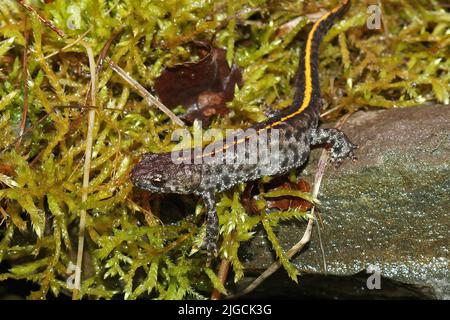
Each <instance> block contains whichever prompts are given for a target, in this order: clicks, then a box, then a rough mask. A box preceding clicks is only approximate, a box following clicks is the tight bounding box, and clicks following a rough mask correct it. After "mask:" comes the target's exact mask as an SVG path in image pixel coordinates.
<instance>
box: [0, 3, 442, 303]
mask: <svg viewBox="0 0 450 320" xmlns="http://www.w3.org/2000/svg"><path fill="white" fill-rule="evenodd" d="M47 2H49V3H44V1H37V0H35V1H29V2H28V3H30V4H31V5H32V6H33V7H34V8H35V9H36V10H37V11H38V12H39V13H40V14H42V16H45V17H46V18H47V19H48V20H50V21H52V22H53V23H54V24H55V26H56V27H57V28H59V29H61V30H63V31H64V32H65V34H66V37H64V38H62V37H60V36H59V35H58V34H57V33H55V32H53V31H52V30H51V29H49V28H48V27H47V26H45V25H44V24H42V23H41V22H40V21H39V20H38V19H37V17H36V15H34V14H31V13H30V12H28V11H26V10H24V9H23V8H22V7H21V6H20V5H18V4H17V2H16V1H13V0H6V1H5V0H4V1H1V2H0V80H1V81H0V148H1V150H2V153H1V155H0V181H1V186H2V188H1V189H0V206H1V217H2V223H1V226H0V261H2V265H1V266H2V269H1V270H0V272H2V273H1V274H0V280H6V279H26V280H29V281H32V282H34V283H36V284H38V285H39V290H37V291H34V292H32V293H31V294H30V296H29V297H30V298H32V299H41V298H45V297H47V296H48V294H49V292H52V294H53V295H56V296H58V295H60V294H61V292H69V290H68V288H67V283H68V282H67V279H68V278H69V277H70V272H68V266H69V265H70V262H72V263H75V256H76V246H77V243H76V237H77V233H78V220H79V214H80V212H81V211H82V210H87V212H88V216H87V227H86V244H85V259H84V261H85V263H84V268H83V271H84V272H83V275H84V279H83V281H82V286H81V293H82V295H83V296H84V297H89V298H111V297H113V296H123V297H125V298H130V299H131V298H139V297H142V298H144V297H150V298H159V299H182V298H194V299H196V298H200V299H201V298H203V297H204V296H205V297H206V296H207V295H208V292H209V291H210V290H211V288H212V285H211V284H213V285H214V286H215V287H216V288H219V289H220V290H222V291H223V290H224V288H222V287H221V284H220V283H219V281H218V279H217V278H216V277H215V275H214V272H213V271H212V269H210V268H207V267H205V257H206V255H205V254H203V253H202V252H198V253H196V254H194V255H190V252H191V248H192V247H193V245H195V243H197V242H198V240H199V239H200V238H201V234H202V230H203V229H202V228H201V225H202V223H201V222H202V219H203V217H202V216H201V214H202V210H201V209H202V208H201V203H198V202H195V201H193V200H192V199H189V198H186V197H182V198H180V202H181V203H182V206H181V208H185V209H184V210H185V211H186V212H183V214H185V215H188V214H192V213H193V212H194V211H195V212H197V213H199V216H197V218H195V219H179V220H178V222H174V223H172V224H162V223H161V222H160V220H159V219H158V218H157V216H158V215H159V213H160V212H162V211H164V210H163V208H165V207H167V206H168V205H170V204H168V203H167V200H165V198H159V199H156V200H155V199H152V200H151V201H150V203H151V205H148V206H147V207H146V206H145V201H139V199H140V198H142V197H136V192H138V191H137V190H135V189H133V186H132V185H131V183H130V181H129V179H128V174H129V172H130V170H131V168H132V166H133V164H134V163H135V162H136V161H137V160H138V159H139V157H140V156H141V155H142V154H143V153H145V152H148V151H152V152H162V151H167V150H169V149H170V148H171V147H172V146H173V145H174V144H173V142H171V141H170V137H171V132H172V131H173V130H174V129H175V128H176V126H175V125H174V124H173V123H172V122H171V121H170V120H169V119H168V117H167V116H166V115H165V114H163V113H161V112H160V111H159V110H156V109H154V108H152V107H149V106H148V105H147V104H146V103H145V102H143V101H142V99H141V98H140V97H139V96H138V95H137V94H136V93H134V92H133V91H132V89H130V87H129V86H128V85H127V84H126V83H124V82H123V81H122V80H121V79H120V78H119V77H118V76H117V75H116V74H115V73H114V72H113V71H112V70H111V69H110V68H108V67H107V66H104V67H103V69H102V70H101V72H100V73H99V79H98V84H97V90H96V105H97V107H98V109H96V121H95V127H94V135H93V137H94V145H93V155H92V164H91V170H90V176H91V179H90V182H89V188H88V190H87V192H88V198H87V201H85V202H83V201H81V197H82V196H81V195H82V179H83V170H82V167H83V163H84V152H85V148H86V134H87V113H86V111H85V110H82V109H76V108H62V107H60V106H69V105H71V104H75V105H84V104H85V97H86V94H87V90H88V87H89V81H90V69H89V63H88V58H87V54H86V49H85V48H84V47H83V46H82V45H80V44H79V43H78V44H76V45H73V46H71V47H70V48H68V49H66V50H62V51H61V49H62V48H63V47H65V46H66V45H69V44H71V43H73V42H74V41H75V40H76V39H77V38H79V37H80V36H81V35H82V34H83V33H86V35H85V37H84V41H85V42H86V43H88V44H89V45H90V46H91V47H92V48H93V51H94V54H95V56H96V57H98V56H99V54H100V51H101V49H102V48H103V46H104V45H105V43H106V42H107V41H108V40H109V39H111V37H112V35H113V34H114V33H117V32H119V35H118V36H117V38H116V39H115V40H114V41H113V43H112V45H111V47H110V49H109V50H108V54H107V55H108V56H109V57H111V59H112V60H113V61H115V62H116V63H117V64H119V65H120V66H121V67H122V68H123V69H125V70H126V71H127V72H129V74H130V75H131V76H132V77H133V78H134V79H136V80H137V81H138V82H139V83H141V84H142V85H144V86H145V87H147V88H148V89H151V88H152V85H153V83H154V79H155V78H156V77H157V76H158V75H159V74H160V73H161V71H162V70H163V68H164V67H165V66H172V65H174V64H176V63H181V62H186V61H194V60H195V59H196V57H195V56H193V55H192V54H191V53H190V51H189V46H188V44H189V42H191V41H192V40H210V39H212V38H213V37H214V44H215V45H216V46H219V47H224V48H227V50H228V52H227V59H228V61H229V62H232V61H234V62H235V63H236V64H237V65H238V66H239V67H241V68H242V70H243V77H244V85H243V87H242V88H240V89H239V90H238V91H237V92H236V95H235V98H234V100H233V101H232V102H231V103H229V108H230V109H231V110H232V112H231V113H230V114H228V115H227V116H226V117H223V118H220V117H219V118H217V119H215V120H214V121H213V122H212V124H211V127H221V128H232V127H233V128H235V127H243V126H248V125H249V124H251V123H254V122H256V121H260V120H262V119H264V118H265V117H266V112H267V111H269V110H277V109H281V108H284V107H286V106H288V105H289V104H290V103H291V101H292V96H293V87H292V84H293V78H294V75H295V72H296V69H297V64H298V60H299V54H300V47H301V41H302V40H301V39H304V34H305V32H306V30H307V28H308V25H309V24H308V23H307V19H306V14H314V13H317V12H319V10H320V9H330V8H331V7H333V6H334V5H336V4H337V3H338V1H330V0H323V1H306V2H304V1H285V0H282V1H267V0H255V1H239V0H236V1H207V0H205V1H195V0H169V1H167V0H160V1H157V0H153V1H150V0H144V1H140V0H139V1H138V0H111V1H109V0H79V1H64V0H54V1H47ZM373 2H375V1H353V6H352V8H351V9H350V11H349V13H348V14H347V15H346V16H345V20H343V21H342V22H340V23H338V24H337V25H336V26H335V27H334V28H333V29H332V30H331V31H330V33H329V35H328V36H327V37H326V38H325V42H324V44H323V45H322V47H321V48H322V50H321V61H320V72H321V90H322V95H323V98H324V106H323V109H322V111H323V112H324V113H325V114H326V115H325V116H324V117H323V120H325V121H326V120H330V119H335V118H337V117H339V116H340V115H342V114H345V113H347V112H350V111H354V110H358V109H361V108H363V109H364V108H393V107H410V106H415V105H418V104H423V103H427V102H435V101H438V102H443V103H445V104H448V103H449V83H450V73H449V69H450V60H449V56H450V52H449V51H450V49H449V48H450V46H449V44H450V14H449V12H448V6H447V8H445V5H444V2H445V1H435V0H422V1H414V4H413V3H412V2H410V1H406V0H403V1H402V0H386V1H383V2H382V4H383V8H382V10H383V26H384V27H382V28H381V29H378V30H377V29H375V30H368V29H367V27H366V21H367V19H368V17H369V15H370V13H368V12H367V7H368V5H370V4H371V3H373ZM445 10H447V11H445ZM299 17H300V19H297V20H295V19H296V18H299ZM293 21H297V24H295V23H293ZM289 22H291V23H289ZM26 30H29V31H28V32H26ZM27 33H28V34H29V35H28V36H26V34H27ZM27 38H28V39H27ZM25 46H27V47H28V49H27V57H28V63H27V65H26V68H27V73H26V74H27V76H26V77H25V76H24V74H25V73H24V72H23V71H22V68H23V52H24V48H25ZM55 53H56V54H55ZM25 78H27V84H28V97H26V95H25V94H24V93H25V92H24V86H23V82H24V79H25ZM24 104H28V106H29V110H28V114H27V121H26V128H28V129H27V131H26V132H27V134H26V135H24V136H23V137H22V139H21V141H20V144H19V143H16V139H17V137H18V135H19V133H20V131H21V120H22V114H23V106H24ZM107 108H114V109H118V110H107ZM174 112H175V113H177V114H178V115H182V114H183V112H184V110H183V108H181V107H179V108H177V109H175V110H174ZM42 119H43V120H42ZM242 191H243V186H237V187H236V188H234V189H233V190H230V191H229V192H226V193H223V194H220V195H218V197H219V200H220V201H219V204H218V213H219V218H220V225H221V233H222V236H223V241H222V242H221V250H220V256H221V257H222V258H228V259H230V261H231V262H232V270H233V272H234V278H235V280H239V279H240V278H241V277H242V276H243V272H244V270H243V268H242V264H241V263H240V260H239V256H238V249H239V246H240V244H241V242H242V241H246V240H248V239H249V238H251V237H252V229H253V228H254V227H255V226H256V225H257V224H258V223H260V222H262V223H263V226H264V228H265V229H266V231H267V234H268V237H269V239H270V240H271V241H272V244H273V247H274V249H275V252H276V254H277V255H278V256H279V257H280V259H281V261H282V262H283V265H284V267H285V268H286V269H287V271H288V272H289V274H290V275H291V276H292V277H295V274H296V272H295V269H294V268H293V267H292V265H291V264H290V263H289V262H288V261H287V259H286V257H285V255H284V252H283V250H282V249H281V247H280V246H279V244H278V242H277V239H276V237H275V235H274V233H273V232H272V227H273V226H274V225H276V224H277V222H278V221H279V220H281V219H287V218H301V217H303V216H304V213H302V212H290V213H286V212H284V213H283V212H274V213H271V214H264V215H261V216H249V215H248V214H247V213H246V212H245V210H244V209H243V206H242V204H241V202H240V195H241V193H242Z"/></svg>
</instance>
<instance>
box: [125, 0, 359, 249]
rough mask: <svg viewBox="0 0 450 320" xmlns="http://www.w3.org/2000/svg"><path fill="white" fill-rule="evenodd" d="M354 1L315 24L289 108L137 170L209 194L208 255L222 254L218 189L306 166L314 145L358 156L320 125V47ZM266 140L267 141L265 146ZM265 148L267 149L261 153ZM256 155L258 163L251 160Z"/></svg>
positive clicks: (337, 157)
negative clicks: (228, 136) (218, 245)
mask: <svg viewBox="0 0 450 320" xmlns="http://www.w3.org/2000/svg"><path fill="white" fill-rule="evenodd" d="M349 5H350V1H345V2H344V3H343V4H342V5H341V6H339V7H337V8H335V9H333V10H332V11H330V12H328V13H327V14H325V15H324V16H322V17H321V18H320V19H319V20H318V21H317V22H316V23H315V24H314V25H313V26H312V28H311V31H310V32H309V34H308V38H307V40H306V43H305V49H304V55H303V56H302V57H301V61H300V65H299V70H298V72H297V77H296V81H295V87H296V93H295V97H294V102H293V104H292V105H291V106H290V107H289V108H287V109H286V110H283V111H281V112H280V113H278V114H277V115H275V116H273V117H271V118H270V119H268V120H266V121H264V122H261V123H257V124H255V125H254V126H252V127H251V128H249V129H250V130H248V129H247V130H246V131H245V132H244V133H243V134H241V135H238V136H237V137H234V138H233V139H231V140H229V139H224V140H221V141H219V143H217V142H216V143H213V144H211V145H209V146H207V147H205V148H203V149H196V151H194V150H190V151H192V152H189V154H190V156H188V157H186V156H185V157H184V158H183V156H179V155H177V153H176V152H175V153H162V154H156V153H148V154H145V155H144V156H143V158H142V160H141V161H140V162H139V163H138V164H137V165H136V166H135V167H134V168H133V171H132V173H131V180H132V181H133V183H134V184H135V185H136V186H138V187H140V188H142V189H146V190H149V191H152V192H156V193H180V194H196V195H199V196H201V197H202V198H203V200H204V202H205V206H206V209H207V239H206V247H207V250H208V253H210V254H215V253H216V242H217V237H218V220H217V214H216V208H215V206H216V201H215V194H216V192H220V191H224V190H227V189H229V188H231V187H232V186H234V185H236V184H238V183H241V182H246V181H251V180H256V179H258V178H260V177H261V176H263V175H267V176H271V175H282V174H285V173H287V172H289V171H290V170H291V169H293V168H297V167H300V166H301V165H303V164H304V163H305V162H306V161H307V159H308V156H309V153H310V149H311V146H314V145H322V144H329V145H331V157H332V160H333V161H335V162H340V161H342V160H343V159H345V158H347V157H354V156H353V150H354V149H355V147H356V146H355V145H353V144H352V143H351V142H350V141H349V140H348V139H347V138H346V137H345V135H344V134H343V133H342V132H340V131H339V130H336V129H319V128H318V122H319V111H320V86H319V73H318V58H319V57H318V56H319V46H320V43H321V41H322V37H323V36H324V35H325V34H326V33H327V31H328V30H329V28H330V27H331V25H332V24H333V22H334V21H336V20H337V19H339V18H341V17H342V16H343V15H344V14H345V12H346V11H347V9H348V7H349ZM255 137H256V140H257V141H258V142H256V143H255V139H254V138H255ZM252 139H253V140H252ZM258 139H260V140H258ZM260 141H263V142H264V143H266V144H265V145H264V143H263V144H259V143H260ZM255 146H257V147H256V148H255ZM261 146H263V147H261ZM241 147H242V148H241ZM252 147H253V148H252ZM263 149H264V150H265V151H264V150H263ZM261 150H263V151H264V152H266V153H264V152H262V153H260V151H261ZM174 154H175V156H174ZM255 157H256V158H255ZM250 158H251V159H253V160H255V159H256V161H249V159H250ZM180 160H181V161H180Z"/></svg>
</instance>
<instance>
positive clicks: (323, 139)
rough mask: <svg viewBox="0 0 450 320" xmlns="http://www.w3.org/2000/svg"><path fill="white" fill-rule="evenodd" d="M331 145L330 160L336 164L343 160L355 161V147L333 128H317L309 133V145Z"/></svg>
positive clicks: (340, 132)
mask: <svg viewBox="0 0 450 320" xmlns="http://www.w3.org/2000/svg"><path fill="white" fill-rule="evenodd" d="M321 144H330V145H331V160H332V161H333V162H335V163H337V164H339V163H340V162H342V161H343V160H344V159H345V158H351V159H352V160H355V159H356V157H355V155H354V151H355V149H357V148H358V146H357V145H355V144H353V143H351V142H350V140H349V139H348V138H347V136H346V135H345V134H344V133H343V132H342V131H340V130H338V129H334V128H327V129H322V128H318V129H316V130H313V131H312V132H311V145H313V146H314V145H321Z"/></svg>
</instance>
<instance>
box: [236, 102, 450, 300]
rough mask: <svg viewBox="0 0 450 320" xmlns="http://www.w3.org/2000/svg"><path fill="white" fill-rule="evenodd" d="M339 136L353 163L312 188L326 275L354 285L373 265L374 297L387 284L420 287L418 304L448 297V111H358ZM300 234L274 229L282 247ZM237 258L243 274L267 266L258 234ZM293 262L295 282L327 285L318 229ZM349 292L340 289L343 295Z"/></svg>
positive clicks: (312, 165)
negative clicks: (376, 274) (298, 275)
mask: <svg viewBox="0 0 450 320" xmlns="http://www.w3.org/2000/svg"><path fill="white" fill-rule="evenodd" d="M343 131H344V132H345V133H346V134H347V135H348V137H349V138H350V139H351V140H352V141H353V142H354V143H356V144H358V145H359V147H360V148H359V150H358V151H357V156H358V161H357V162H356V163H353V162H351V161H345V162H344V163H343V164H342V165H341V166H340V167H339V168H337V169H336V168H334V167H333V166H328V167H327V169H326V173H325V176H324V179H323V182H322V186H321V189H320V193H319V200H320V201H321V205H320V207H319V209H320V215H321V217H322V220H323V224H324V226H323V229H322V230H321V235H322V240H323V245H324V250H325V256H326V262H327V274H328V275H329V276H332V277H350V278H349V279H352V281H353V280H354V279H359V278H361V274H362V273H364V274H365V273H366V270H367V268H369V267H371V266H372V267H375V268H378V269H379V270H380V273H381V276H382V280H381V291H380V295H381V296H383V294H385V297H389V296H391V293H392V289H386V288H388V287H389V286H387V285H385V288H384V289H383V283H386V281H384V279H389V281H390V283H391V282H392V281H393V282H395V283H398V284H401V285H404V286H413V287H414V288H422V289H421V290H422V293H423V295H424V297H428V298H438V299H445V298H447V299H450V264H449V262H450V252H449V250H450V106H442V105H438V106H421V107H416V108H408V109H391V110H381V111H372V112H358V113H356V114H354V115H353V116H352V117H351V118H350V119H349V120H348V122H347V123H346V124H345V125H344V127H343ZM320 152H321V150H315V151H314V152H313V153H312V155H311V158H310V161H309V164H308V166H307V167H306V169H305V170H304V175H305V178H306V180H307V181H310V182H312V181H313V175H314V173H315V171H316V167H317V160H318V157H319V155H320ZM305 226H306V224H305V223H288V224H284V225H282V226H280V227H279V228H278V230H277V234H278V236H279V238H280V241H281V242H282V244H283V247H284V248H285V249H288V248H290V247H291V246H292V245H293V244H295V243H296V242H297V241H298V240H299V239H300V238H301V237H302V235H303V232H304V230H305ZM315 229H316V228H315ZM241 252H242V255H243V257H244V258H245V260H246V261H245V266H246V268H247V271H248V272H249V273H251V272H261V271H262V270H264V269H265V268H267V267H268V266H269V265H270V264H271V263H272V262H273V259H274V257H273V253H272V250H271V248H270V243H269V242H268V241H267V239H266V238H265V235H264V232H263V231H261V230H260V231H259V232H258V233H257V235H256V237H255V238H254V239H253V240H252V241H251V242H250V243H249V245H248V246H247V247H244V248H242V251H241ZM293 262H294V264H295V265H296V266H297V267H298V269H299V270H300V271H301V272H302V274H306V275H309V276H314V277H317V276H318V277H319V278H322V281H324V283H326V282H327V281H331V280H327V279H330V277H323V276H322V277H320V276H321V275H324V267H323V258H322V254H321V250H320V246H319V240H318V236H317V230H315V231H314V232H313V238H312V242H311V243H310V245H309V247H308V248H307V249H306V250H304V252H302V253H301V254H299V255H297V256H296V257H295V258H294V260H293ZM368 276H370V274H367V276H366V277H362V278H361V279H362V280H361V281H360V282H361V286H363V287H366V282H365V279H366V278H367V277H368ZM358 277H359V278H358ZM315 279H316V278H315ZM268 281H270V280H268ZM300 284H301V280H300ZM348 288H349V286H343V287H342V292H341V295H342V296H346V295H347V296H348V294H349V292H345V290H347V289H348ZM271 290H272V289H271ZM383 291H384V293H382V292H383ZM333 292H334V291H333ZM335 295H338V296H339V294H337V293H336V292H334V293H333V296H335Z"/></svg>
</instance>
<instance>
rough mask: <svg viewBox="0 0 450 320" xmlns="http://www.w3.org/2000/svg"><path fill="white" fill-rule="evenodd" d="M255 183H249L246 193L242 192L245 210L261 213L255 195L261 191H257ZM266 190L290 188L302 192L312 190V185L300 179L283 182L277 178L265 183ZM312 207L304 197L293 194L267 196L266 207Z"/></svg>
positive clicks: (279, 208) (301, 209)
mask: <svg viewBox="0 0 450 320" xmlns="http://www.w3.org/2000/svg"><path fill="white" fill-rule="evenodd" d="M255 185H256V184H255V183H249V184H247V186H246V188H245V190H244V193H243V194H242V204H243V206H244V208H245V210H246V211H247V212H248V213H250V214H259V213H260V209H259V208H258V206H257V203H256V199H255V195H257V194H258V193H259V192H255V188H254V187H255ZM262 188H263V189H264V192H269V191H273V190H279V189H288V190H300V191H302V192H310V191H311V186H310V185H309V183H308V182H306V181H305V180H303V179H300V180H299V181H298V182H297V183H295V182H283V181H282V180H281V179H275V180H273V181H271V182H270V183H268V184H266V185H263V186H262ZM311 208H312V204H311V203H310V202H308V201H306V200H304V199H300V198H298V197H293V196H284V197H276V198H266V206H265V209H277V210H289V209H297V210H299V211H306V210H308V209H311Z"/></svg>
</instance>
